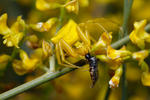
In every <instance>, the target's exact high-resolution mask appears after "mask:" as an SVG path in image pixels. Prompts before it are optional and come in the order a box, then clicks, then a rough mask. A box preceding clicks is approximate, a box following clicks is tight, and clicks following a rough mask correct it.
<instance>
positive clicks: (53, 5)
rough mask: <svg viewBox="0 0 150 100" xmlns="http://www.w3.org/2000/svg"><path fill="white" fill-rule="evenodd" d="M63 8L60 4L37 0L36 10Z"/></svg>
mask: <svg viewBox="0 0 150 100" xmlns="http://www.w3.org/2000/svg"><path fill="white" fill-rule="evenodd" d="M59 7H62V6H61V5H60V4H59V3H55V2H48V1H46V0H36V8H37V9H38V10H41V11H45V10H51V9H56V8H59Z"/></svg>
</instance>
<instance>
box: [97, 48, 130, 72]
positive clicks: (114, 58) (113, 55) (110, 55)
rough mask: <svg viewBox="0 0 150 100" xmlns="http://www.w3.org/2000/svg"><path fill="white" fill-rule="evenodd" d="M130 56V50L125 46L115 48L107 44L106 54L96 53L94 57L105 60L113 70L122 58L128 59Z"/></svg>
mask: <svg viewBox="0 0 150 100" xmlns="http://www.w3.org/2000/svg"><path fill="white" fill-rule="evenodd" d="M130 56H131V52H130V51H128V50H126V49H125V47H123V48H121V49H120V50H115V49H113V48H112V47H111V46H108V48H107V55H97V56H96V57H97V58H98V59H100V60H101V61H103V62H106V63H107V65H108V66H109V67H110V68H111V69H113V70H115V69H117V68H118V67H119V66H120V65H122V63H123V61H124V60H126V59H129V58H130Z"/></svg>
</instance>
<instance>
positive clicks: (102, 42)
mask: <svg viewBox="0 0 150 100" xmlns="http://www.w3.org/2000/svg"><path fill="white" fill-rule="evenodd" d="M111 40H112V32H110V33H106V32H104V33H103V34H102V35H101V37H100V38H99V40H98V42H97V43H96V44H94V45H93V47H92V50H91V51H92V52H93V51H94V52H95V53H96V54H106V51H107V46H108V45H110V44H111Z"/></svg>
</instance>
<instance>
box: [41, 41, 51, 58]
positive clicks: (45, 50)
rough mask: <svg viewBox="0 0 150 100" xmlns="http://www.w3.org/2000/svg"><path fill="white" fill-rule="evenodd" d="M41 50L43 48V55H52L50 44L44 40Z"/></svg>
mask: <svg viewBox="0 0 150 100" xmlns="http://www.w3.org/2000/svg"><path fill="white" fill-rule="evenodd" d="M42 50H43V53H44V55H45V57H48V56H51V55H52V50H51V45H50V44H49V43H48V42H46V41H44V40H43V42H42Z"/></svg>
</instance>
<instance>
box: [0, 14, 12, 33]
mask: <svg viewBox="0 0 150 100" xmlns="http://www.w3.org/2000/svg"><path fill="white" fill-rule="evenodd" d="M8 33H10V29H9V28H8V26H7V14H6V13H5V14H3V15H2V16H1V17H0V34H1V35H6V34H8Z"/></svg>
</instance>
